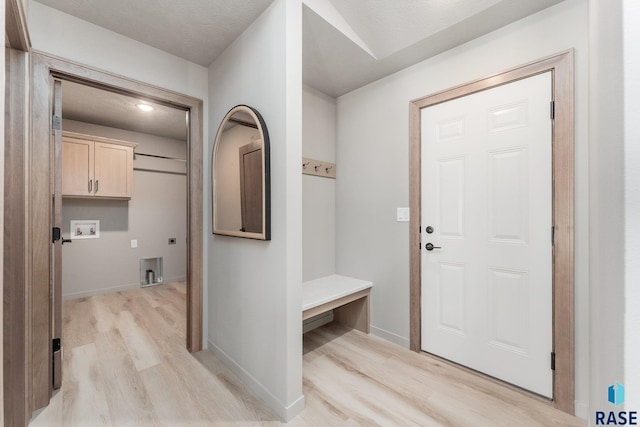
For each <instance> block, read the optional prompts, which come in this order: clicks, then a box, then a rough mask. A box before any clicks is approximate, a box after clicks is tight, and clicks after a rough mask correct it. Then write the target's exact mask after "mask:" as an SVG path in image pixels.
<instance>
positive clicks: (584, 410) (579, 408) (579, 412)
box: [574, 400, 589, 420]
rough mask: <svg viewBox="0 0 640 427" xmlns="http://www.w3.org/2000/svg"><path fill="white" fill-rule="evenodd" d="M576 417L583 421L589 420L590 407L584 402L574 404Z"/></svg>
mask: <svg viewBox="0 0 640 427" xmlns="http://www.w3.org/2000/svg"><path fill="white" fill-rule="evenodd" d="M574 415H575V416H576V417H578V418H582V419H583V420H588V419H589V405H587V404H586V403H584V402H578V401H577V400H576V401H575V402H574Z"/></svg>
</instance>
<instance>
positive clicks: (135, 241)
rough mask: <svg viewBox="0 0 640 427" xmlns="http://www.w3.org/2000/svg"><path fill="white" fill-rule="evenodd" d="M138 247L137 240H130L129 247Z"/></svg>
mask: <svg viewBox="0 0 640 427" xmlns="http://www.w3.org/2000/svg"><path fill="white" fill-rule="evenodd" d="M137 247H138V241H137V240H132V241H131V248H132V249H133V248H137Z"/></svg>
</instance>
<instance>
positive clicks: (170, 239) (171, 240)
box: [169, 237, 176, 245]
mask: <svg viewBox="0 0 640 427" xmlns="http://www.w3.org/2000/svg"><path fill="white" fill-rule="evenodd" d="M169 244H170V245H175V244H176V238H175V237H169Z"/></svg>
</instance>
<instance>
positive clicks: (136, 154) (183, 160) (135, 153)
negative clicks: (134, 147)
mask: <svg viewBox="0 0 640 427" xmlns="http://www.w3.org/2000/svg"><path fill="white" fill-rule="evenodd" d="M133 155H134V156H145V157H155V158H156V159H167V160H177V161H179V162H186V160H185V159H178V158H176V157H167V156H160V155H157V154H145V153H138V152H134V153H133Z"/></svg>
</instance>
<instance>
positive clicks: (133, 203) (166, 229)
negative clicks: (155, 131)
mask: <svg viewBox="0 0 640 427" xmlns="http://www.w3.org/2000/svg"><path fill="white" fill-rule="evenodd" d="M62 127H63V130H66V131H72V132H80V133H85V134H89V135H95V136H103V137H108V138H116V139H122V140H126V141H131V142H136V143H138V144H139V145H138V146H137V147H136V152H140V153H147V154H156V155H162V156H167V157H176V158H181V159H184V158H186V143H185V141H176V140H173V139H168V138H162V137H157V136H153V135H146V134H140V133H137V132H129V131H125V130H121V129H113V128H107V127H103V126H96V125H92V124H87V123H81V122H75V121H70V120H64V121H63V125H62ZM139 162H144V167H145V168H156V169H158V170H163V168H164V167H165V166H170V167H173V168H174V169H175V166H176V164H177V165H180V166H181V167H182V169H183V170H184V164H181V162H175V161H167V160H158V159H153V158H151V159H150V158H143V157H142V156H138V157H137V158H136V160H135V161H134V168H135V167H139V166H140V165H139ZM165 163H174V164H173V165H166V164H165ZM186 186H187V181H186V176H184V175H176V174H166V173H159V172H146V171H134V173H133V197H132V198H131V200H129V201H126V200H97V199H73V198H63V203H62V225H63V228H62V231H63V235H64V236H65V237H67V238H68V237H69V231H70V230H69V223H70V221H71V220H100V238H98V239H75V240H74V241H73V243H72V244H65V245H64V246H63V258H62V260H63V266H62V267H63V270H62V273H63V277H62V294H63V297H64V298H66V299H69V298H79V297H84V296H88V295H95V294H100V293H107V292H115V291H119V290H123V289H130V288H135V287H139V286H140V259H141V258H155V257H160V256H161V257H163V267H164V269H163V276H164V281H165V282H168V281H175V280H184V279H185V278H186V254H187V252H186V224H187V222H186V221H187V218H186V206H187V201H186V188H187V187H186ZM169 237H175V238H176V244H175V245H169V244H168V243H167V239H168V238H169ZM132 239H136V240H137V241H138V247H137V248H131V240H132Z"/></svg>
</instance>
